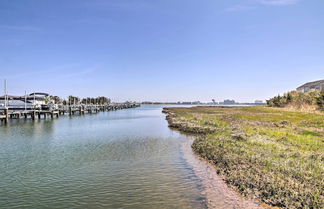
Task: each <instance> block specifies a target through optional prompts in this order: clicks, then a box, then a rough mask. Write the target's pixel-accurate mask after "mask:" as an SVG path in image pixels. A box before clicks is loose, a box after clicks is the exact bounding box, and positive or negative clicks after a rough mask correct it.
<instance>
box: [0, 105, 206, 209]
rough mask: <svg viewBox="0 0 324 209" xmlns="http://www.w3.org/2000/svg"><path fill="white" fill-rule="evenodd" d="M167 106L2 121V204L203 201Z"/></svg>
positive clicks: (179, 204)
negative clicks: (5, 123) (170, 123)
mask: <svg viewBox="0 0 324 209" xmlns="http://www.w3.org/2000/svg"><path fill="white" fill-rule="evenodd" d="M161 111H162V108H161V107H159V106H143V107H141V108H137V109H128V110H120V111H113V112H105V113H100V114H94V115H85V116H82V117H79V116H73V117H68V116H66V117H61V118H59V119H53V120H52V119H47V120H40V121H35V122H33V121H28V120H27V121H24V120H23V121H18V122H14V123H11V124H10V125H8V126H0V171H1V172H0V207H2V206H4V207H5V208H15V207H16V208H21V207H24V208H204V207H205V203H204V197H203V196H202V195H201V182H200V181H199V180H198V179H197V177H196V176H195V174H194V172H193V170H192V168H191V167H190V165H188V164H187V163H186V161H185V160H184V158H183V154H182V153H181V151H180V150H181V149H180V145H181V143H182V142H184V141H186V140H188V139H187V138H185V137H184V136H182V135H180V134H178V133H176V132H174V131H172V130H170V129H169V128H168V127H167V122H166V121H165V119H164V117H165V116H164V115H163V114H161Z"/></svg>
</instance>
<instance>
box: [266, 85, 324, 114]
mask: <svg viewBox="0 0 324 209" xmlns="http://www.w3.org/2000/svg"><path fill="white" fill-rule="evenodd" d="M267 105H268V106H270V107H287V106H291V107H295V108H303V107H305V106H313V107H316V108H317V109H321V110H324V91H317V90H314V91H309V92H306V93H303V92H298V91H291V92H288V93H285V94H284V95H282V96H280V95H278V96H275V97H273V98H271V99H269V100H267Z"/></svg>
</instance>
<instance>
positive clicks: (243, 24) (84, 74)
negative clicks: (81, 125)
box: [0, 0, 324, 102]
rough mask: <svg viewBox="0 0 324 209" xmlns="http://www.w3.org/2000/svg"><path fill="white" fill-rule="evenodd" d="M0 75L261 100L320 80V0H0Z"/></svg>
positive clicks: (117, 92) (174, 97)
mask: <svg viewBox="0 0 324 209" xmlns="http://www.w3.org/2000/svg"><path fill="white" fill-rule="evenodd" d="M4 78H6V79H7V81H8V88H9V93H10V94H24V91H27V92H33V91H44V92H49V93H51V94H54V95H59V96H62V97H66V96H68V95H70V94H72V95H76V96H80V97H86V96H99V95H103V96H108V97H111V98H112V99H113V100H118V101H122V100H136V101H146V100H151V101H152V100H153V101H180V100H181V101H196V100H200V101H211V99H215V100H216V101H221V100H224V99H228V98H230V99H235V100H237V101H241V102H244V101H254V100H255V99H263V100H264V99H267V98H269V97H271V96H274V95H276V94H278V93H283V92H286V91H288V90H292V89H295V88H296V87H297V86H299V85H301V84H303V83H304V82H307V81H312V80H317V79H324V1H323V0H226V1H223V0H222V1H221V0H55V1H52V0H51V1H50V0H26V1H23V0H1V1H0V79H1V80H3V79H4ZM1 83H2V81H1Z"/></svg>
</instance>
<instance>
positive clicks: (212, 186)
mask: <svg viewBox="0 0 324 209" xmlns="http://www.w3.org/2000/svg"><path fill="white" fill-rule="evenodd" d="M192 143H193V140H190V141H188V142H185V143H183V144H182V147H181V149H182V151H183V154H184V157H185V159H186V160H187V162H188V163H189V164H190V165H191V166H192V167H193V169H194V172H195V174H196V175H197V177H198V178H200V179H201V181H202V184H203V186H204V188H203V195H204V196H205V197H206V199H207V206H208V208H217V209H223V208H224V209H225V208H226V209H227V208H228V209H243V208H246V209H261V208H263V207H260V206H259V205H258V203H257V202H256V201H253V200H249V199H246V198H244V197H242V196H241V195H240V194H239V193H237V192H236V191H234V190H233V189H232V188H230V187H228V186H227V185H226V183H225V182H224V181H223V179H222V178H221V177H220V176H218V175H217V174H216V170H215V168H214V167H213V165H212V164H210V163H208V162H207V161H206V160H204V159H201V158H199V157H198V156H197V155H195V153H193V151H192V148H191V145H192Z"/></svg>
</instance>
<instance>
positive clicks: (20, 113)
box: [0, 103, 140, 124]
mask: <svg viewBox="0 0 324 209" xmlns="http://www.w3.org/2000/svg"><path fill="white" fill-rule="evenodd" d="M139 106H140V105H139V104H136V103H122V104H109V105H62V106H60V107H59V108H57V109H51V108H48V109H45V110H44V109H39V108H28V109H27V108H19V107H0V121H1V123H4V124H7V123H8V122H9V120H12V119H20V118H24V119H28V118H29V119H32V120H36V119H42V118H44V119H46V118H47V117H49V118H54V117H56V118H58V117H59V116H60V115H65V114H68V115H70V116H72V115H83V114H93V113H98V112H105V111H113V110H120V109H127V108H135V107H139Z"/></svg>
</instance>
